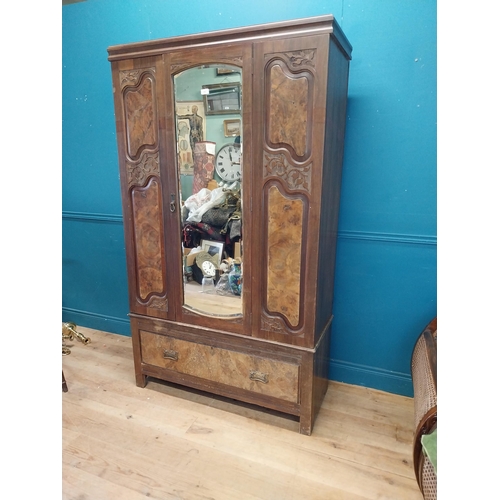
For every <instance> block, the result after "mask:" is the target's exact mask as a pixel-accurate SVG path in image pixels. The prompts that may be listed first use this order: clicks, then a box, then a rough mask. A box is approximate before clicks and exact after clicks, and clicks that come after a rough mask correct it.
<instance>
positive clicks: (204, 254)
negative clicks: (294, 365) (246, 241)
mask: <svg viewBox="0 0 500 500" xmlns="http://www.w3.org/2000/svg"><path fill="white" fill-rule="evenodd" d="M220 75H223V76H222V78H221V76H220ZM221 79H222V80H224V81H220V80H221ZM174 89H175V103H176V125H177V127H176V130H177V156H178V172H179V185H180V190H179V192H180V198H181V199H180V206H181V207H182V210H181V220H180V225H181V232H182V255H183V262H182V263H180V265H182V269H183V277H184V307H188V308H190V309H191V310H193V311H194V312H197V313H199V314H203V315H208V316H214V317H218V318H228V319H229V318H234V317H235V316H241V315H242V313H243V311H242V300H241V291H242V286H243V238H242V234H243V232H242V197H241V192H242V191H241V186H242V167H243V162H242V144H243V140H242V139H243V138H242V134H241V104H240V103H241V68H239V67H236V66H230V65H204V66H200V67H195V68H190V69H188V70H185V71H183V72H181V73H179V74H178V75H176V76H175V77H174ZM221 89H223V90H224V91H225V90H226V89H230V99H229V98H228V99H226V97H225V96H226V95H228V94H226V92H221ZM210 92H213V95H210ZM235 93H236V94H237V95H236V98H235ZM214 102H215V103H216V104H215V105H214Z"/></svg>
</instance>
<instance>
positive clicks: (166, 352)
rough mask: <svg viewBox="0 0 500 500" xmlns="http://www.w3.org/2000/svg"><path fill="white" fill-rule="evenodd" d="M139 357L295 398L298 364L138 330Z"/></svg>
mask: <svg viewBox="0 0 500 500" xmlns="http://www.w3.org/2000/svg"><path fill="white" fill-rule="evenodd" d="M140 333H141V350H142V361H143V362H144V363H146V364H151V365H154V366H159V367H161V368H168V369H169V370H173V371H176V372H179V373H183V374H186V375H192V376H195V377H200V378H203V379H205V380H210V381H212V382H218V383H221V384H226V385H230V386H233V387H238V388H240V389H245V390H248V391H252V392H257V393H260V394H264V395H267V396H274V397H276V398H280V399H284V400H286V401H292V402H297V400H298V378H299V366H298V365H294V364H291V363H284V362H280V361H276V360H273V359H269V358H264V357H261V356H251V355H249V354H245V353H242V352H237V351H232V350H228V349H221V348H217V347H212V346H209V345H204V344H196V343H193V342H186V341H184V340H179V339H174V338H169V337H165V336H163V335H156V334H153V333H150V332H144V331H141V332H140Z"/></svg>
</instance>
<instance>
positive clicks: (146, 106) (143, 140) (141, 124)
mask: <svg viewBox="0 0 500 500" xmlns="http://www.w3.org/2000/svg"><path fill="white" fill-rule="evenodd" d="M123 101H124V107H125V128H126V133H127V151H128V155H129V157H130V158H131V159H137V158H138V156H139V154H140V153H141V151H142V150H143V149H144V148H146V147H150V148H154V147H155V145H156V143H157V137H158V133H157V124H156V121H157V120H156V113H155V106H154V104H153V103H154V102H156V96H155V84H154V79H153V76H152V74H151V73H148V72H146V73H145V74H144V75H143V77H142V78H141V79H140V80H139V82H138V83H137V85H136V86H135V87H126V88H125V90H124V97H123Z"/></svg>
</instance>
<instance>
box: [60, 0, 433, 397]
mask: <svg viewBox="0 0 500 500" xmlns="http://www.w3.org/2000/svg"><path fill="white" fill-rule="evenodd" d="M186 5H187V4H184V3H182V2H167V1H164V0H145V1H140V0H87V1H86V2H79V3H74V4H70V5H66V6H64V7H63V27H62V41H63V54H62V65H63V68H62V76H63V89H62V104H63V151H62V160H63V172H62V181H63V193H62V194H63V200H62V204H63V249H62V250H63V262H62V275H63V283H62V297H63V304H62V306H63V321H74V322H76V323H77V324H79V325H82V326H88V327H92V328H99V329H103V330H107V331H111V332H116V333H120V334H124V335H130V329H129V321H128V317H127V312H128V295H127V293H128V292H127V280H126V265H125V249H124V242H123V224H122V210H121V202H120V186H119V177H118V159H117V150H116V134H115V122H114V109H113V94H112V85H111V70H110V64H109V62H108V60H107V51H106V49H107V47H108V46H110V45H115V44H122V43H128V42H137V41H143V40H150V39H155V38H162V37H168V36H175V35H182V34H191V33H197V32H203V31H211V30H218V29H224V28H234V27H238V26H245V25H251V24H259V23H265V22H274V21H281V20H287V19H294V18H301V17H309V16H315V15H322V14H333V15H334V16H335V17H336V18H337V20H338V22H339V24H340V25H341V27H342V29H343V30H344V32H345V34H346V35H347V37H348V39H349V41H350V42H351V44H352V46H353V53H352V56H353V59H352V62H351V69H350V80H349V99H348V108H347V115H348V116H347V128H346V142H345V154H344V170H343V178H342V195H341V205H340V218H339V239H338V248H337V264H336V270H335V302H334V306H333V313H334V321H333V326H332V343H331V352H330V377H331V378H332V379H335V380H340V381H343V382H347V383H353V384H358V385H364V386H368V387H374V388H378V389H382V390H386V391H389V392H396V393H399V394H406V395H411V394H412V384H411V377H410V357H411V352H412V348H413V345H414V342H415V340H416V338H417V336H418V335H419V333H420V332H421V330H422V329H423V328H424V327H425V325H426V324H427V323H428V322H429V321H430V320H431V319H432V317H434V316H435V315H436V311H437V305H436V247H437V236H436V2H435V1H413V2H408V1H403V0H380V1H378V2H373V1H371V0H351V1H349V2H345V1H342V0H334V1H326V0H318V1H315V2H303V1H300V2H299V1H297V0H287V1H286V2H284V1H281V0H277V1H275V2H267V1H266V2H264V1H262V0H255V1H253V2H252V3H251V7H250V6H249V4H248V2H243V1H239V0H235V1H233V2H231V8H230V9H228V8H227V7H228V3H227V2H226V1H224V2H222V1H220V0H214V1H212V2H210V6H209V7H210V8H207V4H206V2H201V1H199V0H193V1H191V2H190V3H189V8H186ZM197 13H198V14H197ZM201 13H202V14H201ZM323 279H332V277H330V276H323Z"/></svg>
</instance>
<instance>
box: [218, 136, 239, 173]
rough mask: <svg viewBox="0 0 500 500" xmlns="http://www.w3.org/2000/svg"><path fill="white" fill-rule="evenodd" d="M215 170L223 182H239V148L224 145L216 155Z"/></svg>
mask: <svg viewBox="0 0 500 500" xmlns="http://www.w3.org/2000/svg"><path fill="white" fill-rule="evenodd" d="M215 169H216V170H217V173H218V174H219V177H220V178H221V179H222V180H223V181H228V182H233V181H241V146H240V145H239V144H226V145H225V146H222V148H220V150H219V152H218V153H217V159H216V162H215Z"/></svg>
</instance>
